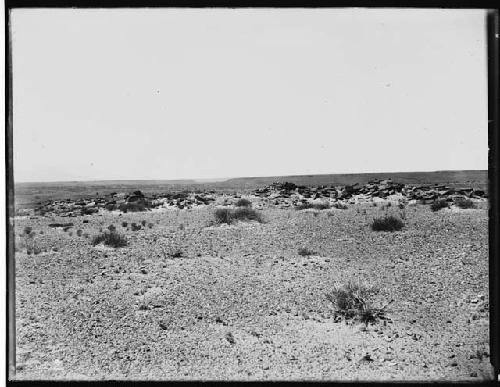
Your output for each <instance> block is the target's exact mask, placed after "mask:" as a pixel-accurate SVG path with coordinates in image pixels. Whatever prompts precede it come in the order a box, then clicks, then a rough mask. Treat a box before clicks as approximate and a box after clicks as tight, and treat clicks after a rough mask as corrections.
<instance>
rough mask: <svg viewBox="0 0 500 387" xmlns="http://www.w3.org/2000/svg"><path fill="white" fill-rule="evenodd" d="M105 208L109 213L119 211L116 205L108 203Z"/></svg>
mask: <svg viewBox="0 0 500 387" xmlns="http://www.w3.org/2000/svg"><path fill="white" fill-rule="evenodd" d="M104 208H105V209H106V210H108V211H114V210H116V209H117V205H116V204H115V203H107V204H106V205H105V206H104Z"/></svg>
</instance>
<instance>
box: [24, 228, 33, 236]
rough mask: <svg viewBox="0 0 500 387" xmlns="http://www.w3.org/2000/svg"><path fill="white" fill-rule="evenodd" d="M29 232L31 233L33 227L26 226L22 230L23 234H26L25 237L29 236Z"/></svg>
mask: <svg viewBox="0 0 500 387" xmlns="http://www.w3.org/2000/svg"><path fill="white" fill-rule="evenodd" d="M31 231H33V227H30V226H26V227H25V228H24V234H26V235H29V234H31Z"/></svg>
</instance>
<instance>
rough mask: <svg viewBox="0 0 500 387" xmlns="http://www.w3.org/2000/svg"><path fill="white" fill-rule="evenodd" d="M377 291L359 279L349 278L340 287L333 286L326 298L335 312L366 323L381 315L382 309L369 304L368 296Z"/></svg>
mask: <svg viewBox="0 0 500 387" xmlns="http://www.w3.org/2000/svg"><path fill="white" fill-rule="evenodd" d="M376 293H377V289H376V288H374V287H372V286H368V285H367V284H365V283H362V282H359V281H353V280H349V281H348V282H347V283H346V284H344V285H343V286H341V287H335V288H334V289H333V290H332V291H331V292H330V293H328V294H327V295H326V298H327V299H328V300H329V301H331V302H332V303H333V304H334V305H335V307H336V312H337V313H338V314H340V315H341V316H344V317H345V318H346V319H353V318H358V319H359V320H360V321H362V322H364V323H365V324H368V323H370V322H375V321H376V320H377V318H379V317H383V314H384V311H383V309H376V308H372V307H371V306H370V303H369V300H370V298H371V297H372V296H373V295H374V294H376Z"/></svg>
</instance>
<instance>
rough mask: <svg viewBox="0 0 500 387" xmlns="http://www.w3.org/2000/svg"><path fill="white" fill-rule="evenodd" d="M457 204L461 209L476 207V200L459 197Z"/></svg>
mask: <svg viewBox="0 0 500 387" xmlns="http://www.w3.org/2000/svg"><path fill="white" fill-rule="evenodd" d="M455 205H456V206H457V207H458V208H461V209H464V210H465V209H469V208H476V205H475V204H474V202H473V201H472V200H470V199H458V200H456V201H455Z"/></svg>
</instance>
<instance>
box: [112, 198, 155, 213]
mask: <svg viewBox="0 0 500 387" xmlns="http://www.w3.org/2000/svg"><path fill="white" fill-rule="evenodd" d="M118 209H119V210H120V211H121V212H125V213H126V212H129V211H130V212H142V211H147V210H148V205H147V203H145V202H143V201H138V202H131V203H121V204H120V205H119V206H118Z"/></svg>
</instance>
